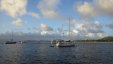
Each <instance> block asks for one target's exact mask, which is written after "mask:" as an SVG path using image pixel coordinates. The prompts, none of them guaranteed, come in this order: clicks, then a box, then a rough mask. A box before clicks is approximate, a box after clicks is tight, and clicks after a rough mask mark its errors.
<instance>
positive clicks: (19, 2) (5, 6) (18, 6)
mask: <svg viewBox="0 0 113 64" xmlns="http://www.w3.org/2000/svg"><path fill="white" fill-rule="evenodd" d="M26 5H27V0H0V10H1V11H5V12H6V13H7V14H8V15H9V16H11V17H16V16H18V15H24V14H26Z"/></svg>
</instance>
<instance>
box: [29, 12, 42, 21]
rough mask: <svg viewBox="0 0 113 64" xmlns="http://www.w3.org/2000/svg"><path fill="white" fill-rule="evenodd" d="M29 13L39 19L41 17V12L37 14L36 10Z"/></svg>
mask: <svg viewBox="0 0 113 64" xmlns="http://www.w3.org/2000/svg"><path fill="white" fill-rule="evenodd" d="M29 15H31V16H33V17H35V18H37V19H39V18H40V15H39V14H36V13H34V12H29Z"/></svg>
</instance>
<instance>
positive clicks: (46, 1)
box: [38, 0, 60, 18]
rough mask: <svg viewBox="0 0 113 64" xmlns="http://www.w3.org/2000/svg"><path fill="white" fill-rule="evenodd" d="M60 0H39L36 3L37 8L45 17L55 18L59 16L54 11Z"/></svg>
mask: <svg viewBox="0 0 113 64" xmlns="http://www.w3.org/2000/svg"><path fill="white" fill-rule="evenodd" d="M59 1H60V0H40V2H39V3H38V9H39V10H40V12H41V14H42V15H43V16H44V17H46V18H56V17H58V16H59V14H58V12H57V11H56V8H57V5H58V4H59Z"/></svg>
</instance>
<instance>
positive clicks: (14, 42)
mask: <svg viewBox="0 0 113 64" xmlns="http://www.w3.org/2000/svg"><path fill="white" fill-rule="evenodd" d="M16 43H17V42H6V43H5V44H16Z"/></svg>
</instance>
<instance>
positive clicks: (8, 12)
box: [0, 0, 113, 39]
mask: <svg viewBox="0 0 113 64" xmlns="http://www.w3.org/2000/svg"><path fill="white" fill-rule="evenodd" d="M112 3H113V0H0V37H1V39H3V38H6V37H7V36H8V35H9V37H10V34H11V33H12V32H14V34H15V36H21V37H23V38H25V36H26V39H27V38H28V36H30V35H31V36H30V37H34V38H35V39H36V38H39V39H42V37H41V36H45V38H47V39H49V38H50V37H51V38H50V39H53V38H60V36H62V35H64V38H65V39H66V38H67V39H68V35H69V31H68V26H69V21H70V25H71V26H70V27H71V28H70V35H71V37H70V38H73V39H98V38H103V37H106V36H113V33H112V32H113V4H112ZM69 19H70V20H69ZM28 39H31V38H28ZM43 39H44V38H43Z"/></svg>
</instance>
